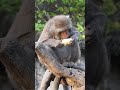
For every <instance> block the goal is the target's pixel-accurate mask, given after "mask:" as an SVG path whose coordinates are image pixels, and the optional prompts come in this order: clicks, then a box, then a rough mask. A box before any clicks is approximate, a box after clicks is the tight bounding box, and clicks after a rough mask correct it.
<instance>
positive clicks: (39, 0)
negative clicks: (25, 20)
mask: <svg viewBox="0 0 120 90" xmlns="http://www.w3.org/2000/svg"><path fill="white" fill-rule="evenodd" d="M35 8H36V11H35V30H36V31H42V30H43V27H44V25H45V23H46V21H48V19H49V18H51V17H53V16H55V15H59V14H64V15H69V16H70V18H71V19H72V22H73V25H74V26H75V27H76V28H77V29H78V31H79V32H80V39H84V38H85V36H84V22H85V20H84V15H85V0H36V2H35Z"/></svg>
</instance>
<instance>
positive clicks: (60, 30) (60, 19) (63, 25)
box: [50, 15, 72, 40]
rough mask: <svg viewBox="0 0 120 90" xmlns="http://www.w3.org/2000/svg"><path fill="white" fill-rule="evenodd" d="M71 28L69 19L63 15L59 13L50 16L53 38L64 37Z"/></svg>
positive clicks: (67, 35) (66, 36)
mask: <svg viewBox="0 0 120 90" xmlns="http://www.w3.org/2000/svg"><path fill="white" fill-rule="evenodd" d="M70 28H72V22H71V19H70V18H68V17H66V16H65V15H59V16H55V17H53V18H52V26H51V30H50V31H52V32H53V33H54V34H53V35H55V36H53V37H54V38H55V39H59V40H61V39H66V38H68V37H69V29H70Z"/></svg>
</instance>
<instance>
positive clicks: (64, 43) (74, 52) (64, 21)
mask: <svg viewBox="0 0 120 90" xmlns="http://www.w3.org/2000/svg"><path fill="white" fill-rule="evenodd" d="M78 37H79V33H78V31H77V30H76V29H75V28H74V27H73V26H72V22H71V19H70V18H69V17H67V16H65V15H57V16H55V17H53V18H51V19H50V20H49V21H48V22H47V23H46V25H45V27H44V29H43V31H42V33H41V36H40V38H39V40H38V42H39V43H42V44H44V45H47V46H49V47H50V48H51V50H52V51H53V52H54V54H55V55H56V57H58V59H59V63H64V62H76V61H77V60H78V58H79V56H80V48H79V45H78Z"/></svg>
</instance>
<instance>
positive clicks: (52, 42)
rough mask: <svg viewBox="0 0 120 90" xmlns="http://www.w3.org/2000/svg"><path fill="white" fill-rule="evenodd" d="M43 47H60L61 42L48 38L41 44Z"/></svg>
mask: <svg viewBox="0 0 120 90" xmlns="http://www.w3.org/2000/svg"><path fill="white" fill-rule="evenodd" d="M42 43H43V44H44V45H48V46H50V47H57V46H59V45H61V40H56V39H53V38H50V39H48V40H45V41H43V42H42Z"/></svg>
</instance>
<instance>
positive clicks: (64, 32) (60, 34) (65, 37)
mask: <svg viewBox="0 0 120 90" xmlns="http://www.w3.org/2000/svg"><path fill="white" fill-rule="evenodd" d="M59 36H60V39H67V38H68V37H69V33H68V30H65V31H62V32H60V33H59Z"/></svg>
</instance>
